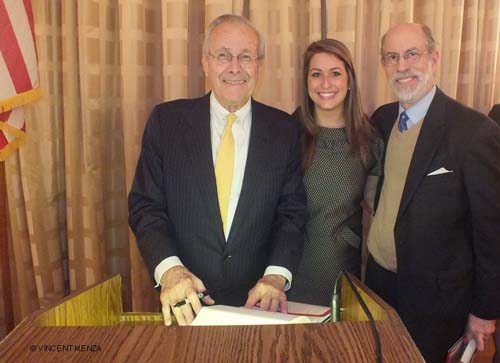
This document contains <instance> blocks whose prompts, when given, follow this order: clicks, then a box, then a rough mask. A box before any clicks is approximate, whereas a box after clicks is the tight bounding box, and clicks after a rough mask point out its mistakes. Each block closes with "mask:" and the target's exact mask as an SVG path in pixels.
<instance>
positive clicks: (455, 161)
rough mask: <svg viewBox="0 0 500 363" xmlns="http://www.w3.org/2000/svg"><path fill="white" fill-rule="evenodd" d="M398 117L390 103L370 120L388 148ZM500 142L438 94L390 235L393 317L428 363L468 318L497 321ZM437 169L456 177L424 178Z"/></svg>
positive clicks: (483, 120)
mask: <svg viewBox="0 0 500 363" xmlns="http://www.w3.org/2000/svg"><path fill="white" fill-rule="evenodd" d="M397 115H398V103H397V102H395V103H391V104H387V105H384V106H382V107H380V108H379V109H378V110H376V111H375V113H374V115H373V116H372V118H373V120H374V122H375V124H376V125H377V126H378V128H379V129H380V131H381V134H382V135H383V138H384V140H385V141H386V144H387V141H388V139H389V135H390V132H391V129H392V126H393V124H394V122H395V120H396V118H397ZM499 140H500V128H499V127H498V126H497V125H495V124H494V123H493V122H491V120H490V119H488V118H487V117H485V116H484V115H482V114H480V113H479V112H476V111H474V110H472V109H470V108H468V107H466V106H464V105H462V104H460V103H458V102H457V101H455V100H453V99H451V98H450V97H448V96H446V95H445V94H444V93H443V92H442V91H441V90H439V89H438V90H437V92H436V95H435V97H434V99H433V101H432V103H431V105H430V108H429V110H428V112H427V115H426V116H425V118H424V120H423V125H422V129H421V131H420V135H419V137H418V140H417V144H416V146H415V151H414V154H413V158H412V160H411V163H410V167H409V170H408V175H407V179H406V184H405V187H404V191H403V195H402V198H401V203H400V206H399V211H398V215H397V219H396V225H395V228H394V236H395V240H396V254H397V261H398V304H399V306H398V307H397V308H398V312H399V313H400V315H401V317H402V319H403V321H404V323H405V325H406V326H407V328H408V330H409V331H410V333H411V335H412V337H413V338H414V340H415V342H416V344H417V346H418V347H419V348H420V350H421V352H422V354H423V355H424V357H425V358H426V360H427V361H429V362H442V361H444V357H445V355H446V350H447V349H448V348H449V347H450V346H451V345H452V343H453V342H454V341H455V340H456V339H458V338H459V337H460V336H461V334H462V333H463V331H464V328H465V326H466V322H467V317H468V314H469V312H470V313H473V314H474V315H476V316H478V317H480V318H483V319H495V318H499V317H500V157H499V155H500V142H499ZM384 158H385V156H384ZM442 167H444V168H446V169H447V170H451V171H453V172H452V173H445V174H439V175H432V176H429V175H428V174H429V173H431V172H433V171H435V170H438V169H440V168H442ZM383 181H384V180H383V178H381V180H380V185H379V193H378V194H379V195H380V189H381V185H382V183H383ZM377 200H378V198H377Z"/></svg>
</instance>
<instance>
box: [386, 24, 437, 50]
mask: <svg viewBox="0 0 500 363" xmlns="http://www.w3.org/2000/svg"><path fill="white" fill-rule="evenodd" d="M419 25H420V28H421V29H422V32H423V33H424V37H425V43H426V48H427V51H428V52H430V53H432V52H434V50H436V46H437V42H436V40H435V39H434V36H433V35H432V30H431V28H429V26H427V25H425V24H419ZM387 33H389V30H388V31H387V32H386V33H385V34H384V35H383V36H382V39H380V56H381V57H383V56H384V42H385V38H386V36H387Z"/></svg>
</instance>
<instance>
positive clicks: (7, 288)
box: [0, 161, 14, 334]
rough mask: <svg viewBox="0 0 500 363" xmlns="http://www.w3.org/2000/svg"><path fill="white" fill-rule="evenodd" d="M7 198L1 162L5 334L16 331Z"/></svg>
mask: <svg viewBox="0 0 500 363" xmlns="http://www.w3.org/2000/svg"><path fill="white" fill-rule="evenodd" d="M8 209H9V207H8V198H7V173H6V171H5V161H0V273H1V276H2V282H1V283H2V302H3V317H4V322H5V329H6V331H5V333H6V334H8V333H9V332H10V331H11V330H12V329H14V310H13V305H12V288H11V281H10V265H9V236H8V228H9V227H8V226H9V218H8V216H9V214H8Z"/></svg>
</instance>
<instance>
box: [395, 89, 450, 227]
mask: <svg viewBox="0 0 500 363" xmlns="http://www.w3.org/2000/svg"><path fill="white" fill-rule="evenodd" d="M444 98H445V96H444V94H443V93H442V92H441V91H440V90H439V89H437V90H436V95H435V96H434V99H433V100H432V102H431V105H430V107H429V110H428V111H427V114H426V115H425V118H424V120H423V124H422V129H421V130H420V135H419V136H418V139H417V144H416V145H415V151H414V152H413V157H412V160H411V162H410V167H409V169H408V175H407V177H406V184H405V187H404V190H403V195H402V197H401V203H400V205H399V211H398V217H397V220H399V218H400V217H401V216H402V215H403V213H404V211H405V210H406V208H407V207H408V204H409V203H410V200H411V198H412V196H413V194H414V193H415V191H416V190H417V188H418V186H419V184H420V183H421V182H422V179H423V178H424V177H425V176H426V175H427V171H428V170H429V166H430V163H431V162H432V159H433V157H434V154H435V153H436V150H437V148H438V146H439V144H440V142H441V139H442V138H443V136H444V133H445V131H446V129H445V115H444V114H445V99H444Z"/></svg>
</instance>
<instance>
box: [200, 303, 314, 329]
mask: <svg viewBox="0 0 500 363" xmlns="http://www.w3.org/2000/svg"><path fill="white" fill-rule="evenodd" d="M310 322H311V319H309V318H308V317H306V316H297V315H289V314H282V313H274V312H270V311H261V310H255V309H246V308H243V307H234V306H226V305H214V306H203V307H202V308H201V310H200V312H199V313H198V315H197V316H196V318H195V319H194V320H193V323H192V324H191V325H193V326H207V325H208V326H212V325H269V324H304V323H310Z"/></svg>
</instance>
